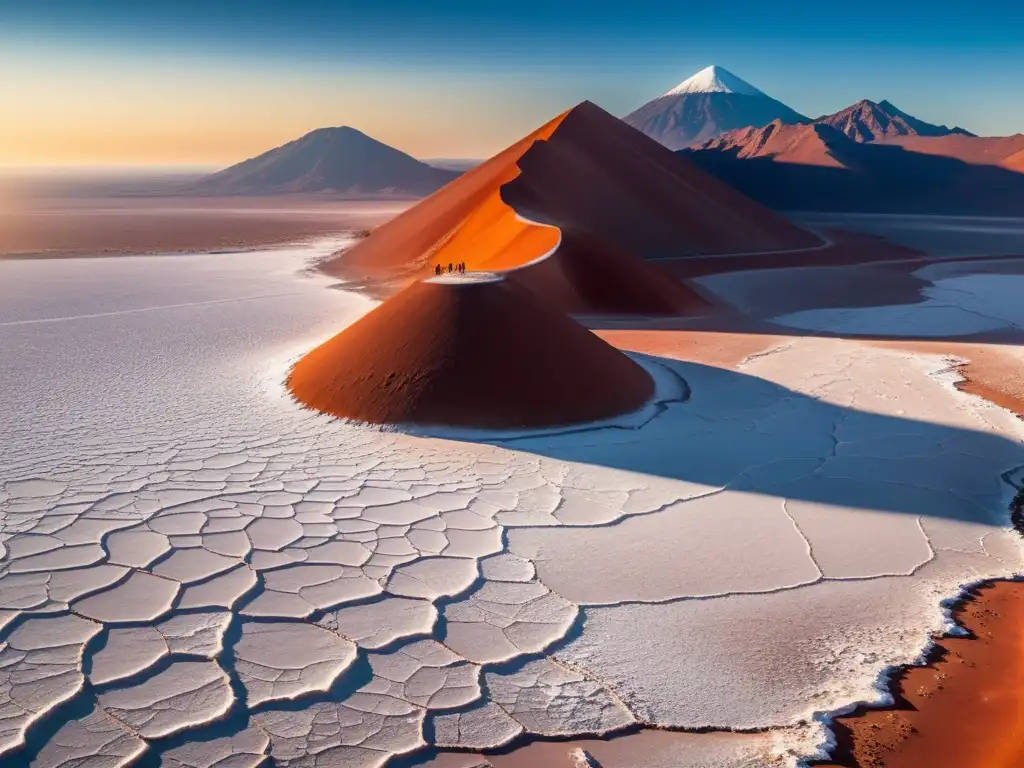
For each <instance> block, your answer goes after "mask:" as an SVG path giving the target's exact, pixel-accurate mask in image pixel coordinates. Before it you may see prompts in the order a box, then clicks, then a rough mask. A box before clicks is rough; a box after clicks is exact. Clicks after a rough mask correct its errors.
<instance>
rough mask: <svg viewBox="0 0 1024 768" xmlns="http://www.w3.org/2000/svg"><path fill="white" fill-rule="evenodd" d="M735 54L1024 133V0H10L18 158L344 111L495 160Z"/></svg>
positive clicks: (321, 118) (0, 57) (812, 86)
mask: <svg viewBox="0 0 1024 768" xmlns="http://www.w3.org/2000/svg"><path fill="white" fill-rule="evenodd" d="M710 64H719V65H721V66H724V67H726V68H727V69H729V70H730V71H732V72H734V73H735V74H737V75H739V76H740V77H742V78H744V79H746V80H748V81H749V82H751V83H752V84H753V85H755V86H757V87H758V88H760V89H761V90H763V91H765V92H766V93H768V94H769V95H771V96H774V97H775V98H777V99H779V100H780V101H783V102H785V103H786V104H788V105H789V106H791V107H792V108H794V109H796V110H797V111H799V112H802V113H803V114H806V115H809V116H811V117H816V116H818V115H821V114H825V113H828V112H834V111H837V110H839V109H841V108H843V107H846V106H848V105H850V104H852V103H854V102H855V101H858V100H860V99H864V98H869V99H873V100H875V101H880V100H882V99H888V100H889V101H891V102H893V103H894V104H896V105H897V106H898V107H900V108H901V109H903V110H904V111H906V112H909V113H910V114H912V115H915V116H916V117H919V118H921V119H924V120H927V121H929V122H936V123H946V124H948V125H950V126H952V125H954V124H957V125H962V126H963V127H965V128H967V129H969V130H972V131H974V132H976V133H981V134H986V135H1005V134H1011V133H1017V132H1024V3H1021V2H1019V1H1018V2H1012V3H1011V2H1004V1H1003V0H993V1H988V2H985V3H974V4H965V3H963V2H962V0H958V2H949V0H933V1H932V2H906V1H905V0H887V1H884V0H861V1H860V2H858V3H854V4H851V3H841V4H840V3H830V2H815V3H811V2H808V1H807V0H800V1H799V2H797V1H796V0H775V1H774V2H771V3H766V2H764V1H763V0H758V1H757V2H748V0H730V2H726V3H720V2H716V1H715V0H703V1H702V2H697V3H690V2H687V1H686V0H672V2H660V1H659V2H644V1H643V0H632V1H631V2H621V0H620V1H618V2H603V1H602V0H589V1H588V2H584V1H582V0H580V1H576V0H571V1H569V2H557V1H556V0H551V1H550V2H540V1H539V0H518V1H517V2H507V1H506V0H482V1H480V0H478V2H466V1H465V0H419V1H418V2H411V1H409V0H374V1H373V2H370V1H369V0H364V1H363V2H358V3H352V2H344V0H340V1H335V2H329V1H328V0H321V1H319V2H317V1H315V0H287V1H286V0H273V1H272V0H245V1H244V2H242V1H241V0H173V1H172V0H144V1H142V2H140V1H139V0H132V1H131V2H127V1H122V0H31V1H30V2H26V1H25V0H0V167H5V166H162V167H178V166H180V167H219V166H225V165H229V164H231V163H234V162H237V161H239V160H242V159H245V158H247V157H250V156H253V155H256V154H259V153H260V152H263V151H266V150H267V149H270V148H272V147H274V146H278V145H280V144H282V143H284V142H286V141H290V140H291V139H294V138H297V137H299V136H301V135H302V134H304V133H306V132H308V131H310V130H313V129H315V128H320V127H324V126H329V125H350V126H352V127H355V128H358V129H359V130H362V131H363V132H365V133H367V134H369V135H371V136H373V137H375V138H377V139H379V140H381V141H384V142H385V143H388V144H391V145H392V146H396V147H398V148H399V149H402V150H404V151H406V152H409V153H410V154H413V155H415V156H417V157H421V158H441V157H445V158H482V157H487V156H489V155H491V154H494V153H495V152H497V151H499V150H500V149H502V148H503V147H505V146H507V145H508V144H510V143H512V142H513V141H515V140H516V139H518V138H519V137H521V136H522V135H524V134H526V133H528V132H529V131H531V130H532V129H533V128H535V127H536V126H538V125H540V124H541V123H543V122H545V121H546V120H548V119H549V118H551V117H552V116H554V115H555V114H557V113H558V112H560V111H562V110H564V109H567V108H569V107H571V106H573V105H574V104H576V103H578V102H580V101H582V100H584V99H589V100H591V101H594V102H596V103H597V104H599V105H601V106H602V107H604V108H605V109H607V110H608V111H610V112H612V113H613V114H617V115H620V116H621V115H624V114H627V113H628V112H630V111H631V110H633V109H635V108H636V107H638V106H640V105H641V104H643V103H644V102H646V101H648V100H649V99H651V98H653V97H655V96H657V95H659V94H660V93H663V92H664V91H666V90H668V89H669V88H671V87H673V86H674V85H676V84H677V83H679V82H680V81H682V80H684V79H686V78H687V77H689V76H690V75H691V74H693V73H694V72H696V71H698V70H700V69H702V68H704V67H706V66H708V65H710Z"/></svg>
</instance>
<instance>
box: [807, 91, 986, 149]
mask: <svg viewBox="0 0 1024 768" xmlns="http://www.w3.org/2000/svg"><path fill="white" fill-rule="evenodd" d="M814 122H815V123H817V124H819V125H828V126H831V127H832V128H835V129H837V130H839V131H840V132H842V133H844V134H846V136H848V137H849V138H851V139H853V140H854V141H862V142H863V141H876V140H878V139H882V138H891V137H895V136H949V135H952V134H958V135H963V136H973V135H974V134H972V133H969V132H967V131H965V130H964V129H963V128H947V127H946V126H944V125H933V124H931V123H926V122H925V121H924V120H918V119H917V118H916V117H914V116H912V115H908V114H907V113H906V112H904V111H902V110H901V109H898V108H897V107H896V106H895V105H894V104H892V103H891V102H888V101H881V102H879V103H877V104H876V103H875V102H873V101H869V100H867V99H864V100H863V101H858V102H857V103H856V104H854V105H853V106H850V107H847V108H846V109H844V110H841V111H839V112H836V113H835V114H833V115H824V116H822V117H819V118H818V119H817V120H815V121H814Z"/></svg>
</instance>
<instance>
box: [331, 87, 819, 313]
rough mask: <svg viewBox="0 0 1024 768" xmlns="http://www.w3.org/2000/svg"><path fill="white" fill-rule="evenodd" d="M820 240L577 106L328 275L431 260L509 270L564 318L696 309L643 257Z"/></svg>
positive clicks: (412, 269) (398, 268)
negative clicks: (564, 314)
mask: <svg viewBox="0 0 1024 768" xmlns="http://www.w3.org/2000/svg"><path fill="white" fill-rule="evenodd" d="M520 216H522V217H525V218H526V219H529V221H525V220H524V219H523V218H520ZM818 242H819V241H818V239H817V238H816V237H815V236H814V235H811V234H810V233H808V232H806V231H804V230H802V229H800V228H798V227H796V226H795V225H793V224H791V223H790V222H788V221H786V220H785V219H783V218H782V217H780V216H778V215H776V214H774V213H772V212H771V211H769V210H767V209H766V208H764V207H762V206H760V205H758V204H757V203H754V202H752V201H751V200H749V199H747V198H745V197H743V196H742V195H740V194H739V193H737V192H735V191H734V190H732V189H731V188H729V187H728V186H726V185H724V184H722V183H721V182H719V181H717V180H716V179H714V178H713V177H711V176H709V175H707V174H705V173H704V172H702V171H700V170H699V169H697V168H696V167H695V166H693V165H692V164H690V163H689V162H687V161H686V160H684V159H683V158H681V157H679V156H678V155H676V154H674V153H672V152H671V151H669V150H667V149H665V148H664V147H662V146H661V145H659V144H658V143H657V142H655V141H654V140H652V139H649V138H647V137H646V136H644V135H643V134H641V133H640V132H638V131H636V130H635V129H633V128H630V127H629V126H627V125H626V124H625V123H623V122H622V121H620V120H618V119H616V118H614V117H612V116H611V115H609V114H608V113H607V112H604V111H603V110H601V109H600V108H599V107H596V106H595V105H593V104H591V103H589V102H584V103H583V104H581V105H579V106H577V107H575V108H574V109H572V110H570V111H569V112H567V113H565V114H563V115H560V116H559V117H557V118H555V119H554V120H552V121H551V122H549V123H547V124H546V125H544V126H542V127H541V128H540V129H538V130H537V131H535V132H534V133H532V134H530V135H529V136H527V137H526V138H524V139H523V140H521V141H519V142H517V143H516V144H514V145H513V146H511V147H509V148H508V149H506V150H505V151H504V152H502V153H501V154H499V155H497V156H496V157H494V158H492V159H491V160H489V161H488V162H486V163H484V164H483V165H481V166H479V167H477V168H476V169H474V170H473V171H470V172H469V173H467V174H465V175H464V176H462V177H460V178H459V179H457V180H456V181H454V182H452V183H451V184H449V185H448V186H446V187H444V188H443V189H441V190H440V191H439V192H437V193H435V194H434V195H432V196H431V197H429V198H427V199H426V200H424V201H423V202H422V203H420V204H419V205H417V206H415V207H414V208H412V209H411V210H409V211H407V212H406V213H405V214H403V215H402V216H399V217H397V218H396V219H394V220H393V221H391V222H389V223H388V224H386V225H385V226H382V227H381V228H380V229H379V230H378V231H377V232H375V233H374V235H373V236H372V237H370V238H368V239H367V240H366V241H364V242H362V243H360V244H358V245H357V246H355V247H354V248H352V249H351V250H350V251H348V252H347V253H345V254H344V255H343V256H341V257H339V258H338V259H336V260H334V261H332V262H330V263H328V264H327V265H325V269H326V271H328V272H329V273H331V274H337V275H341V276H344V277H346V278H348V279H350V280H363V281H373V280H374V279H376V280H382V281H385V282H390V283H392V284H394V283H400V282H401V280H402V279H403V278H404V279H406V280H408V279H410V278H412V277H422V276H425V275H429V274H430V271H431V270H432V268H433V265H434V264H437V263H441V264H443V265H447V264H448V263H449V262H451V263H458V262H465V263H466V264H467V266H468V267H469V269H472V270H486V271H496V270H497V271H508V270H514V277H513V279H515V280H517V281H518V282H520V283H522V284H524V285H527V286H529V287H530V289H531V290H533V291H534V292H535V293H536V294H538V295H539V296H541V297H542V298H544V299H545V300H547V301H549V302H550V303H552V304H554V305H555V306H558V307H559V308H560V309H563V310H565V311H570V312H579V313H587V312H591V313H604V314H610V313H630V312H633V313H641V314H665V313H670V314H687V313H689V314H693V313H701V312H704V311H705V310H706V308H707V304H706V302H705V301H704V300H703V299H702V298H701V297H700V296H699V294H697V293H696V292H694V291H692V290H691V289H689V288H687V287H685V286H681V285H679V284H678V283H677V282H676V281H675V280H673V279H672V278H671V277H669V276H668V275H666V274H665V273H664V272H663V271H662V270H661V269H660V268H659V267H658V266H657V265H654V264H650V263H646V262H644V260H643V259H644V257H648V256H659V255H662V256H663V255H670V256H689V255H693V254H695V253H722V252H732V251H768V250H773V249H791V248H799V247H803V246H807V245H813V244H816V243H818ZM544 256H549V258H546V259H542V257H544Z"/></svg>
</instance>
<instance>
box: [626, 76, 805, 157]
mask: <svg viewBox="0 0 1024 768" xmlns="http://www.w3.org/2000/svg"><path fill="white" fill-rule="evenodd" d="M623 119H624V120H625V121H626V122H627V123H629V124H630V125H632V126H633V127H634V128H636V129H637V130H639V131H640V132H641V133H643V134H645V135H647V136H650V137H651V138H652V139H654V140H656V141H658V142H659V143H660V144H663V145H664V146H666V147H668V148H669V149H683V148H685V147H689V146H691V145H693V144H698V143H700V142H703V141H707V140H708V139H711V138H714V137H716V136H721V135H722V134H723V133H726V132H727V131H731V130H734V129H736V128H746V127H749V126H753V127H760V126H763V125H768V124H769V123H771V122H772V121H774V120H780V121H782V122H783V123H786V124H789V123H806V122H808V119H807V118H806V117H804V116H803V115H801V114H800V113H799V112H796V111H794V110H792V109H790V108H789V107H787V106H786V105H785V104H783V103H782V102H780V101H776V100H775V99H773V98H772V97H770V96H768V95H767V94H765V93H764V92H762V91H760V90H758V89H757V88H755V87H754V86H752V85H751V84H750V83H748V82H746V81H745V80H742V79H740V78H739V77H737V76H736V75H734V74H732V72H729V71H728V70H727V69H724V68H723V67H719V66H710V67H707V68H706V69H702V70H701V71H700V72H698V73H697V74H695V75H694V76H693V77H691V78H689V79H688V80H684V81H683V82H681V83H680V84H679V85H677V86H676V87H675V88H673V89H672V90H670V91H668V92H667V93H663V94H662V95H661V96H659V97H658V98H656V99H654V100H652V101H649V102H647V103H646V104H644V105H643V106H642V107H640V108H639V109H637V110H636V111H634V112H631V113H630V114H628V115H627V116H626V117H625V118H623Z"/></svg>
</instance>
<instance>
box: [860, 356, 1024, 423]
mask: <svg viewBox="0 0 1024 768" xmlns="http://www.w3.org/2000/svg"><path fill="white" fill-rule="evenodd" d="M868 343H871V344H876V345H878V346H882V347H889V348H892V349H905V350H909V351H912V352H925V353H928V354H935V355H950V356H953V357H958V358H963V359H965V360H967V363H965V364H964V365H961V366H960V367H959V369H958V370H959V372H960V375H961V376H963V377H964V378H963V381H961V382H959V383H958V384H957V388H958V389H960V390H961V391H963V392H969V393H970V394H972V395H977V396H978V397H982V398H984V399H985V400H988V401H989V402H991V403H994V404H996V405H998V406H999V407H1001V408H1005V409H1006V410H1008V411H1012V412H1013V413H1016V414H1017V415H1018V416H1020V417H1021V418H1024V356H1022V354H1021V353H1020V352H1019V348H1018V347H1013V346H1005V345H1000V344H980V343H976V342H955V341H872V342H868Z"/></svg>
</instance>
